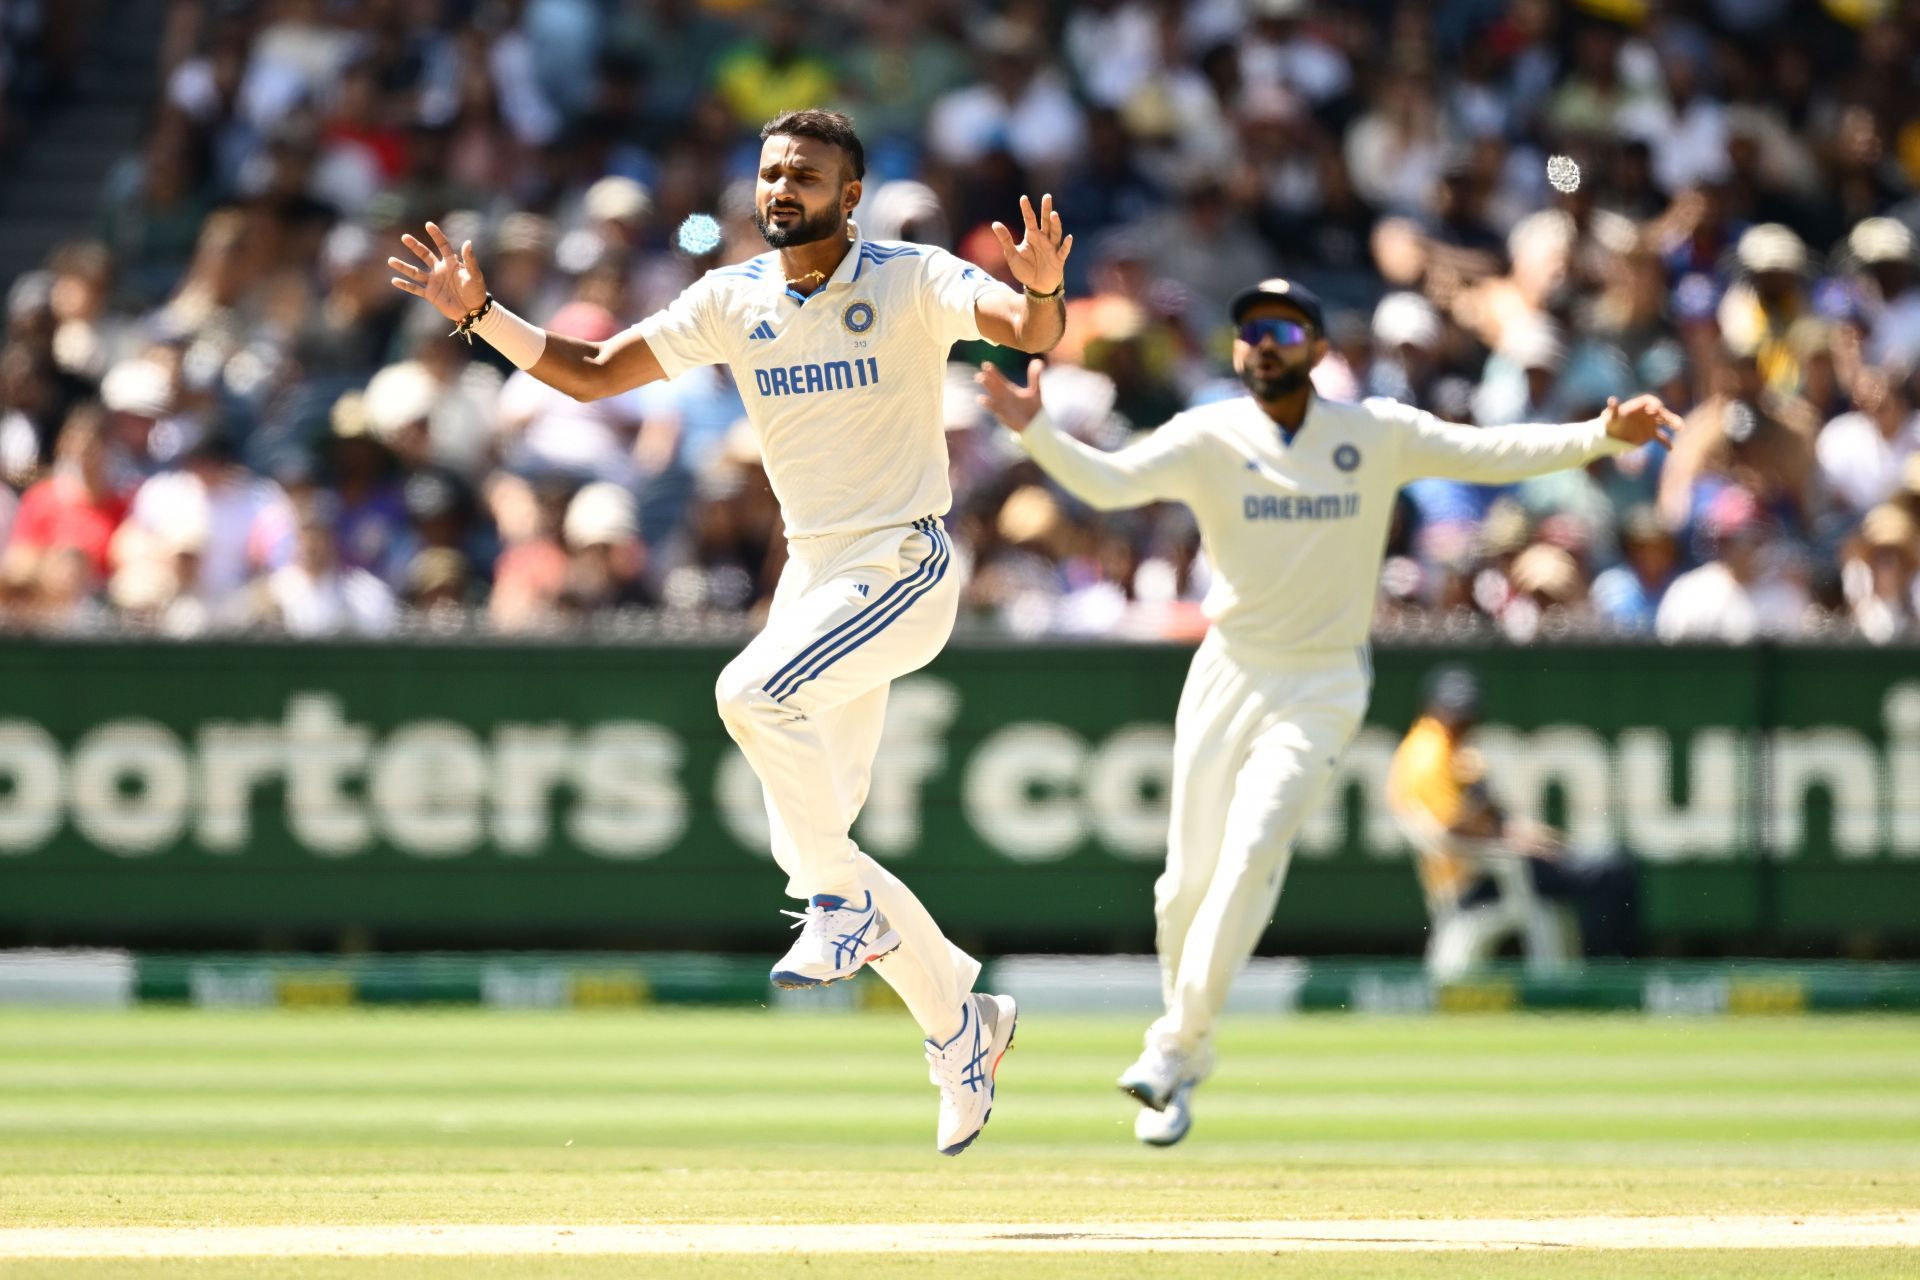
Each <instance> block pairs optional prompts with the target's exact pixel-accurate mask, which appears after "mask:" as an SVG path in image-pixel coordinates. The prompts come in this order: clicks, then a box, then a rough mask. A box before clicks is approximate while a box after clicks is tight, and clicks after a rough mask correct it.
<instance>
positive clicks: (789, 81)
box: [713, 43, 835, 129]
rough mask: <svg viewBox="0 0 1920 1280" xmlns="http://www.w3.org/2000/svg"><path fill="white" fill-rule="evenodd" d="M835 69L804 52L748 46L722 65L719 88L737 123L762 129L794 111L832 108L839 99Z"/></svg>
mask: <svg viewBox="0 0 1920 1280" xmlns="http://www.w3.org/2000/svg"><path fill="white" fill-rule="evenodd" d="M834 86H835V76H834V73H833V67H832V66H831V65H830V64H828V63H827V62H826V61H825V60H824V59H821V58H817V57H815V56H814V55H812V54H810V53H808V52H806V51H805V50H803V49H798V48H794V47H792V46H787V47H784V48H783V47H780V46H778V45H773V44H757V43H756V44H748V45H742V46H740V47H739V48H736V49H734V50H733V51H731V52H730V53H728V54H727V55H726V56H724V57H723V58H721V59H720V65H719V67H718V68H716V69H715V71H714V77H713V87H714V90H715V91H716V92H717V93H718V94H719V95H720V99H721V101H723V102H725V103H726V104H727V109H728V110H730V111H732V112H733V118H734V119H735V120H738V121H739V122H740V123H741V124H742V125H744V126H747V127H750V128H754V129H758V128H759V127H760V124H761V122H762V121H765V120H771V119H772V118H773V117H775V116H777V115H779V114H780V113H781V112H782V111H785V110H787V109H789V108H790V107H794V106H796V105H797V106H811V105H813V104H815V103H822V102H829V101H831V100H832V99H833V97H834Z"/></svg>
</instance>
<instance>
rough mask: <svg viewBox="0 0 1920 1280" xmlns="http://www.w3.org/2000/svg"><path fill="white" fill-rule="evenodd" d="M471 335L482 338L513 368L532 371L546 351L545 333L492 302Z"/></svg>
mask: <svg viewBox="0 0 1920 1280" xmlns="http://www.w3.org/2000/svg"><path fill="white" fill-rule="evenodd" d="M473 332H475V333H477V334H479V335H480V336H481V337H483V338H485V339H486V340H487V341H488V342H489V343H491V344H492V345H493V349H494V350H495V351H498V352H499V353H500V354H501V355H503V356H505V357H506V358H507V359H509V360H511V361H513V367H514V368H516V369H531V368H533V366H534V365H536V364H539V363H540V357H541V355H542V354H544V353H545V352H546V349H547V331H546V330H545V329H541V328H537V327H535V326H534V325H531V324H528V323H527V322H526V321H525V320H522V319H521V318H520V317H519V316H517V315H515V314H513V312H511V311H509V310H507V309H506V308H505V307H503V306H501V305H500V304H499V302H497V301H496V302H495V303H494V304H493V306H491V307H489V308H488V309H487V314H485V315H484V316H481V317H480V320H479V322H478V323H477V324H475V325H474V326H473Z"/></svg>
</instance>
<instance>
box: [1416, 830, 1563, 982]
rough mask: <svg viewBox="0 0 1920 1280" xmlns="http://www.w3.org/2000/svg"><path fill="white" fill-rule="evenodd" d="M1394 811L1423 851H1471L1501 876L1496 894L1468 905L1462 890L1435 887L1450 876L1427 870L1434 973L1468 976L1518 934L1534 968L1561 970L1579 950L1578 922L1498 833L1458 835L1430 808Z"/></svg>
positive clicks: (1430, 855) (1440, 977) (1451, 854)
mask: <svg viewBox="0 0 1920 1280" xmlns="http://www.w3.org/2000/svg"><path fill="white" fill-rule="evenodd" d="M1394 819H1395V821H1396V822H1397V823H1398V825H1399V827H1400V831H1401V833H1402V834H1403V835H1405V836H1406V838H1407V842H1408V843H1409V844H1411V845H1412V846H1413V850H1414V854H1415V856H1416V857H1419V858H1421V859H1423V860H1431V861H1433V862H1436V863H1438V862H1440V861H1442V860H1444V859H1448V858H1460V859H1464V860H1465V861H1466V862H1467V863H1468V864H1469V865H1471V866H1474V867H1477V868H1478V869H1479V870H1481V871H1483V872H1484V873H1486V875H1487V876H1488V877H1489V878H1490V879H1491V880H1492V881H1493V884H1494V889H1495V896H1494V898H1493V900H1492V901H1490V902H1479V903H1475V904H1474V905H1472V906H1469V907H1462V906H1461V905H1460V902H1459V898H1458V895H1457V893H1453V894H1448V893H1446V892H1444V891H1442V890H1438V889H1436V888H1434V887H1433V886H1435V885H1438V884H1441V883H1443V881H1444V877H1441V876H1431V875H1423V876H1421V877H1420V886H1421V890H1422V892H1423V893H1424V894H1425V896H1426V900H1427V920H1428V929H1427V954H1426V965H1427V976H1428V977H1429V978H1430V979H1432V980H1433V981H1434V982H1435V983H1437V984H1442V985H1444V984H1447V983H1452V982H1458V981H1460V980H1461V979H1462V978H1465V977H1467V976H1469V975H1470V974H1472V973H1473V971H1474V970H1476V969H1478V968H1479V967H1480V966H1482V965H1484V964H1485V963H1486V962H1487V960H1488V959H1490V958H1491V957H1492V955H1493V953H1494V952H1495V951H1496V950H1498V949H1499V947H1500V944H1501V943H1502V942H1503V941H1505V940H1506V939H1507V938H1509V937H1512V936H1515V935H1518V936H1519V938H1520V942H1521V948H1522V950H1523V951H1524V952H1525V954H1526V958H1527V969H1528V970H1529V971H1530V972H1532V973H1537V974H1552V973H1558V972H1561V971H1562V970H1564V969H1566V968H1567V967H1568V966H1569V965H1571V964H1572V962H1573V961H1574V960H1575V959H1577V958H1578V956H1579V944H1578V938H1577V934H1576V932H1575V930H1574V928H1573V926H1572V924H1571V922H1570V921H1569V920H1568V919H1567V915H1566V913H1565V912H1564V911H1563V910H1562V909H1561V908H1560V907H1558V906H1556V905H1555V904H1554V903H1551V902H1546V901H1543V900H1542V899H1541V898H1540V896H1539V895H1538V894H1536V893H1535V892H1534V891H1533V880H1532V878H1531V877H1530V876H1529V875H1528V874H1527V867H1526V861H1527V859H1526V856H1525V855H1524V854H1518V853H1514V852H1512V851H1510V850H1508V849H1506V848H1505V847H1503V846H1502V845H1501V844H1500V843H1499V842H1498V841H1494V840H1472V839H1467V838H1464V837H1461V836H1456V835H1453V834H1451V833H1449V832H1448V831H1446V830H1445V829H1444V828H1442V827H1441V826H1440V825H1439V824H1438V823H1436V822H1434V821H1433V820H1432V819H1431V818H1430V817H1428V816H1427V815H1426V814H1425V813H1423V812H1404V811H1397V812H1395V814H1394Z"/></svg>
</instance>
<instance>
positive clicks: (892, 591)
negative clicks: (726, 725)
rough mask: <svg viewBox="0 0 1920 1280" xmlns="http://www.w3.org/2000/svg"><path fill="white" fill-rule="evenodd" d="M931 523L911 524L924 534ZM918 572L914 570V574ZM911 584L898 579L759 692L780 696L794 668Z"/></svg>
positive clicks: (814, 644) (919, 521)
mask: <svg viewBox="0 0 1920 1280" xmlns="http://www.w3.org/2000/svg"><path fill="white" fill-rule="evenodd" d="M932 522H933V518H932V517H931V516H929V517H926V518H924V519H920V520H915V521H914V522H913V527H914V528H915V529H918V530H919V531H920V532H922V533H925V532H927V530H928V528H929V527H930V526H931V524H932ZM928 559H929V560H930V559H932V556H931V555H929V556H928ZM926 567H927V564H926V561H922V562H921V564H920V570H924V569H925V568H926ZM918 572H919V570H916V573H918ZM911 583H912V577H907V578H902V579H900V580H899V581H897V582H895V583H894V584H893V585H892V586H890V587H888V588H887V589H886V590H885V591H883V592H882V593H881V594H880V598H879V599H877V600H874V601H872V602H871V603H869V604H868V605H866V606H865V607H864V608H862V609H861V610H860V612H858V613H856V614H854V615H853V616H852V617H851V618H848V619H847V620H846V621H845V622H843V623H841V624H840V625H839V626H837V627H835V628H834V629H833V630H831V631H829V632H827V634H825V635H823V636H821V637H820V638H819V639H818V640H815V641H814V642H813V643H812V644H810V645H808V646H807V647H806V648H804V649H802V650H801V651H800V652H799V653H798V654H796V655H794V657H793V658H792V659H790V660H789V661H788V662H787V665H786V666H784V667H782V668H780V669H779V670H778V671H776V672H774V673H773V676H772V678H771V679H769V680H768V681H767V682H766V683H765V684H763V685H761V686H760V688H761V691H762V692H764V693H768V694H772V695H773V696H774V697H776V698H777V697H779V696H780V695H779V694H778V693H776V692H775V689H776V687H777V686H778V685H779V684H780V683H781V682H782V681H783V680H785V679H786V678H787V676H788V674H789V673H791V672H792V671H793V670H794V669H795V668H797V667H800V666H801V665H803V664H804V663H805V662H806V661H807V660H808V659H809V658H811V657H813V656H814V655H815V654H816V653H818V652H820V650H821V649H823V648H825V647H826V646H827V645H830V644H832V643H833V641H834V638H835V637H837V636H839V635H840V634H841V633H843V632H845V631H846V630H847V629H848V628H849V627H854V626H858V625H859V624H860V620H861V619H862V618H865V617H868V616H869V615H871V614H873V613H875V612H877V611H878V610H880V609H882V608H885V607H886V604H887V602H888V601H889V600H891V599H893V598H894V597H895V596H896V595H898V594H899V593H901V592H902V591H905V590H906V589H908V587H909V586H910V585H911Z"/></svg>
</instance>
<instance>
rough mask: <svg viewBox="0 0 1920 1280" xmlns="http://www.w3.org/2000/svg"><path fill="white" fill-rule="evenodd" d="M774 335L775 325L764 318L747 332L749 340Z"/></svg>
mask: <svg viewBox="0 0 1920 1280" xmlns="http://www.w3.org/2000/svg"><path fill="white" fill-rule="evenodd" d="M773 336H774V334H773V326H772V325H770V324H768V323H767V322H766V321H765V320H762V321H761V322H760V323H759V324H757V325H755V326H753V329H752V331H751V332H749V333H748V334H747V340H748V341H752V340H753V339H755V338H771V337H773Z"/></svg>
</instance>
